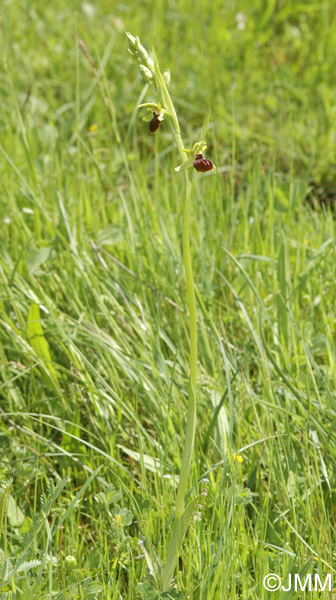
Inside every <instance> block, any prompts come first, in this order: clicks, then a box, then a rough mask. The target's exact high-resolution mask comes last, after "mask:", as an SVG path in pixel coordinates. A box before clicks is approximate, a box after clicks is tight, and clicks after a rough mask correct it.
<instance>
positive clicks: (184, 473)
mask: <svg viewBox="0 0 336 600" xmlns="http://www.w3.org/2000/svg"><path fill="white" fill-rule="evenodd" d="M154 68H155V78H156V81H157V82H158V84H159V85H158V86H157V91H158V93H159V96H160V97H161V98H160V100H161V102H162V104H163V105H164V106H165V107H166V108H167V110H168V111H169V114H170V117H171V119H170V123H171V127H172V132H173V135H174V138H175V142H176V145H177V148H178V150H179V153H180V155H181V158H182V160H185V157H186V154H185V152H184V149H183V148H184V146H183V142H182V137H181V133H180V127H179V122H178V118H177V115H176V111H175V107H174V104H173V102H172V99H171V97H170V94H169V92H168V89H167V86H166V84H165V81H164V79H163V77H162V74H161V71H160V69H159V65H158V62H157V59H156V57H154ZM185 184H186V187H185V189H186V195H185V202H184V210H183V223H182V249H183V262H184V271H185V277H186V285H187V296H188V308H189V333H190V350H189V371H190V380H189V390H188V413H187V425H186V433H185V441H184V450H183V458H182V467H181V473H180V478H179V484H178V488H177V496H176V507H175V526H176V527H177V529H180V531H179V534H176V535H174V531H173V535H172V538H171V542H170V546H169V549H168V555H167V562H166V564H165V566H164V568H163V572H162V587H163V590H166V589H167V588H168V586H169V583H170V579H171V577H172V575H173V573H174V570H175V566H176V560H177V554H178V552H179V546H180V545H181V544H182V541H183V537H184V533H183V532H182V530H183V529H184V527H183V526H182V524H181V526H179V523H178V520H179V519H180V518H181V517H182V514H183V512H184V508H185V506H184V496H185V493H186V489H187V485H188V477H189V473H190V465H191V461H192V455H193V450H194V440H195V426H196V387H197V322H196V300H195V290H194V279H193V272H192V262H191V252H190V236H189V230H190V209H191V192H192V173H190V169H186V170H185ZM176 527H175V529H176Z"/></svg>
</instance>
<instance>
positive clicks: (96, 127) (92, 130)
mask: <svg viewBox="0 0 336 600" xmlns="http://www.w3.org/2000/svg"><path fill="white" fill-rule="evenodd" d="M97 129H98V125H97V123H93V125H91V126H90V127H89V131H90V132H91V133H93V132H94V131H97Z"/></svg>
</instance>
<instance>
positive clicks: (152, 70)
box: [126, 33, 215, 591]
mask: <svg viewBox="0 0 336 600" xmlns="http://www.w3.org/2000/svg"><path fill="white" fill-rule="evenodd" d="M126 35H127V38H128V42H129V50H128V51H129V53H130V55H131V56H132V58H133V60H134V61H135V62H136V63H137V65H138V67H139V70H140V73H141V75H142V77H143V79H144V81H145V82H146V83H148V84H150V85H151V86H152V87H153V88H154V90H155V92H156V94H157V98H158V102H157V104H154V103H145V104H141V105H140V107H143V108H144V107H146V108H147V109H148V110H149V112H151V113H152V114H153V116H152V117H149V118H147V119H146V120H147V121H149V131H150V132H151V133H153V134H154V133H155V132H156V131H157V130H158V129H159V127H160V124H161V122H162V121H163V120H165V119H167V120H168V121H169V123H170V127H171V130H172V133H173V136H174V139H175V142H176V146H177V149H178V152H179V155H180V157H181V164H180V165H179V166H177V167H176V168H175V171H177V172H181V171H183V172H184V177H185V201H184V209H183V225H182V247H183V261H184V269H185V277H186V285H187V295H188V309H189V332H190V348H189V369H190V377H189V390H188V412H187V423H186V432H185V442H184V450H183V457H182V467H181V472H180V477H179V484H178V488H177V495H176V506H175V513H174V521H173V528H172V534H171V540H170V544H169V547H168V552H167V557H166V562H165V564H164V565H163V566H162V567H161V566H160V567H159V569H158V570H157V569H156V570H155V569H153V568H151V571H152V572H153V571H154V572H153V575H154V577H155V578H156V580H157V583H158V585H159V587H160V589H161V591H165V590H167V589H168V587H169V585H170V583H171V579H172V577H173V575H174V571H175V568H176V563H177V557H178V554H179V552H180V549H181V546H182V542H183V539H184V536H185V533H186V530H187V527H188V525H189V523H190V520H191V519H192V517H193V514H194V511H195V508H196V505H197V502H198V498H196V499H194V500H192V501H191V502H189V504H188V505H187V506H185V495H186V491H187V485H188V478H189V474H190V467H191V462H192V457H193V450H194V440H195V426H196V398H197V323H196V301H195V290H194V281H193V272H192V262H191V252H190V239H189V223H190V209H191V192H192V178H193V173H194V169H196V171H199V172H201V173H204V172H206V171H213V170H214V169H215V166H214V165H213V163H212V162H211V160H210V159H207V158H204V152H205V150H206V147H207V145H206V142H205V141H204V140H203V139H201V140H199V141H196V142H195V143H194V145H193V147H192V148H191V149H188V148H185V147H184V144H183V141H182V136H181V132H180V126H179V122H178V118H177V114H176V110H175V107H174V104H173V101H172V99H171V96H170V94H169V91H168V88H169V84H170V71H169V69H168V70H166V71H164V72H163V73H162V72H161V70H160V66H159V63H158V60H157V58H156V56H155V53H154V52H153V58H151V57H150V56H149V54H148V52H147V50H146V49H145V48H144V47H143V46H142V44H141V42H140V40H139V38H138V37H134V36H133V35H131V34H130V33H126ZM208 121H209V117H207V118H206V119H205V121H204V123H203V128H202V134H201V137H202V138H203V137H205V133H206V130H207V127H208ZM145 556H146V559H148V560H147V562H149V560H150V559H149V557H148V555H147V553H146V554H145ZM150 562H151V566H152V564H153V563H152V561H150Z"/></svg>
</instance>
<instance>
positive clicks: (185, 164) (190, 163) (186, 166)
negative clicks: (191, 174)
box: [175, 156, 195, 173]
mask: <svg viewBox="0 0 336 600" xmlns="http://www.w3.org/2000/svg"><path fill="white" fill-rule="evenodd" d="M194 160H195V158H194V156H189V158H187V160H185V161H184V162H183V163H182V165H179V166H178V167H175V171H176V172H177V173H179V172H180V171H185V170H186V169H190V168H191V167H192V166H193V162H194Z"/></svg>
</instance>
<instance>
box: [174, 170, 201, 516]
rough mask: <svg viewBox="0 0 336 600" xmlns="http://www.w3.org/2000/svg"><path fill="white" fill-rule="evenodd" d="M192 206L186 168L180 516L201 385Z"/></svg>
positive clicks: (183, 233) (183, 236)
mask: <svg viewBox="0 0 336 600" xmlns="http://www.w3.org/2000/svg"><path fill="white" fill-rule="evenodd" d="M190 208H191V176H190V175H189V172H188V171H186V199H185V204H184V212H183V224H182V248H183V261H184V270H185V276H186V283H187V295H188V308H189V330H190V351H189V368H190V381H189V402H188V414H187V426H186V436H185V442H184V451H183V459H182V468H181V473H180V480H179V485H178V489H177V497H176V517H177V518H178V517H180V516H181V514H182V512H183V510H184V495H185V492H186V488H187V484H188V476H189V472H190V465H191V460H192V453H193V448H194V439H195V424H196V386H197V324H196V300H195V290H194V280H193V273H192V263H191V253H190V239H189V229H190Z"/></svg>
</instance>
